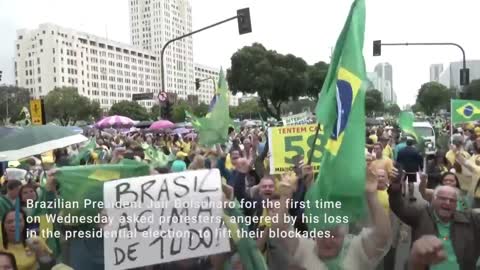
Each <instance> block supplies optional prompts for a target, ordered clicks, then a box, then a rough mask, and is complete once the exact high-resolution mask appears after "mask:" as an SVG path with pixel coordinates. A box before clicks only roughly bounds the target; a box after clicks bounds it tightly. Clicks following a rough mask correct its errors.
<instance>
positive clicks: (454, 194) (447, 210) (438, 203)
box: [432, 186, 458, 223]
mask: <svg viewBox="0 0 480 270" xmlns="http://www.w3.org/2000/svg"><path fill="white" fill-rule="evenodd" d="M457 198H458V190H457V189H456V188H454V187H451V186H438V187H437V188H435V191H434V192H433V199H432V207H433V210H434V211H435V214H436V215H437V216H438V218H439V219H440V220H441V221H442V222H444V223H448V222H450V221H451V220H452V219H453V214H454V213H455V211H456V209H457Z"/></svg>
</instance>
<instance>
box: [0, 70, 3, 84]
mask: <svg viewBox="0 0 480 270" xmlns="http://www.w3.org/2000/svg"><path fill="white" fill-rule="evenodd" d="M2 73H3V71H1V70H0V82H1V81H2Z"/></svg>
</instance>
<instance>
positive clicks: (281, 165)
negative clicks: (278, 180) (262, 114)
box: [268, 124, 323, 174]
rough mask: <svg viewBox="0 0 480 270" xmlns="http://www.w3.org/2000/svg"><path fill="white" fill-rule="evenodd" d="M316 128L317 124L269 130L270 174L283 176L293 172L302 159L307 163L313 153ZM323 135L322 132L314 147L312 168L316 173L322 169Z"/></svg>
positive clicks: (319, 133)
mask: <svg viewBox="0 0 480 270" xmlns="http://www.w3.org/2000/svg"><path fill="white" fill-rule="evenodd" d="M316 128H317V125H315V124H314V125H299V126H284V127H272V128H269V130H268V140H269V141H268V144H269V148H270V153H271V156H270V173H271V174H282V173H284V172H287V171H291V170H292V169H293V168H294V166H295V163H296V161H297V159H299V158H300V157H303V159H304V161H305V162H307V160H308V157H309V156H310V153H311V151H312V149H311V145H312V143H313V141H314V140H315V131H316ZM322 134H323V131H322V130H320V131H319V132H318V137H317V140H316V143H315V146H314V147H313V148H314V152H313V156H312V166H313V169H314V171H318V169H319V168H320V159H321V158H322V141H321V138H320V137H321V136H320V135H322Z"/></svg>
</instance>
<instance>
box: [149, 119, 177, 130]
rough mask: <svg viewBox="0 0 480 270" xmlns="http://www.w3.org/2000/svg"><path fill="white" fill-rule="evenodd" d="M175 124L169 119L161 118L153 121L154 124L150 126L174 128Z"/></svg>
mask: <svg viewBox="0 0 480 270" xmlns="http://www.w3.org/2000/svg"><path fill="white" fill-rule="evenodd" d="M174 126H175V124H174V123H172V122H170V121H168V120H159V121H156V122H153V124H152V125H151V126H150V129H166V128H172V127H174Z"/></svg>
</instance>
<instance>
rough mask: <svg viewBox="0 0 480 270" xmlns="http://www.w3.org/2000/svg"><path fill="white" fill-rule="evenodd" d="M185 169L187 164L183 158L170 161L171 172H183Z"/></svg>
mask: <svg viewBox="0 0 480 270" xmlns="http://www.w3.org/2000/svg"><path fill="white" fill-rule="evenodd" d="M186 169H187V164H186V163H185V161H183V160H175V161H174V162H173V163H172V168H171V170H172V172H183V171H185V170H186Z"/></svg>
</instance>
